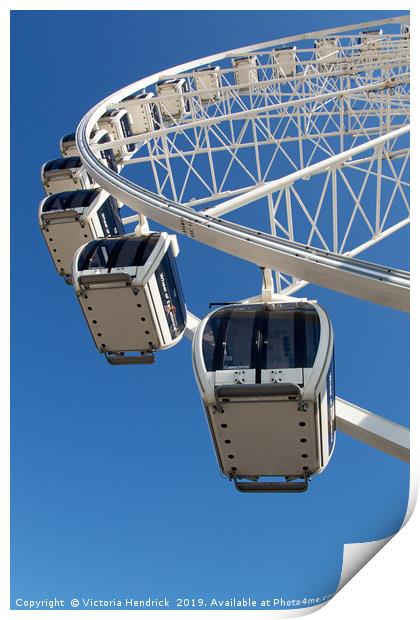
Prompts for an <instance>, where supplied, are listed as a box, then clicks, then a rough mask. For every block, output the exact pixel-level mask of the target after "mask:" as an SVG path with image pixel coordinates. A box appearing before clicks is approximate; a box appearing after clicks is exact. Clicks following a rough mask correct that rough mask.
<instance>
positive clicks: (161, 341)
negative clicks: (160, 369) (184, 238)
mask: <svg viewBox="0 0 420 620" xmlns="http://www.w3.org/2000/svg"><path fill="white" fill-rule="evenodd" d="M178 251H179V250H178V243H177V240H176V237H175V236H174V235H168V234H167V233H164V232H163V233H151V234H148V235H142V236H136V235H127V236H123V237H116V238H113V239H100V240H96V241H91V242H90V243H88V244H87V245H84V246H83V247H82V248H80V249H79V251H78V252H77V253H76V255H75V257H74V259H73V282H74V287H75V289H76V293H77V295H78V299H79V302H80V305H81V307H82V310H83V313H84V315H85V318H86V321H87V324H88V326H89V329H90V331H91V334H92V337H93V339H94V341H95V344H96V346H97V348H98V350H99V351H100V352H101V353H105V355H106V358H107V360H108V362H110V363H111V364H135V363H137V364H147V363H153V362H154V352H155V351H160V350H161V349H167V348H169V347H172V346H174V345H175V344H176V343H177V342H178V341H179V340H180V339H181V338H182V336H183V334H184V331H185V327H186V316H187V313H186V307H185V302H184V296H183V293H182V288H181V283H180V280H179V276H178V270H177V266H176V263H175V257H176V256H177V254H178Z"/></svg>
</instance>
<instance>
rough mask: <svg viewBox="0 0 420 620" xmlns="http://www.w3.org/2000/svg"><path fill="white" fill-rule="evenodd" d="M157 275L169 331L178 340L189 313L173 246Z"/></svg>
mask: <svg viewBox="0 0 420 620" xmlns="http://www.w3.org/2000/svg"><path fill="white" fill-rule="evenodd" d="M155 275H156V281H157V284H158V288H159V293H160V297H161V299H162V304H163V307H164V309H165V313H166V319H167V322H168V327H169V331H170V333H171V336H172V338H176V337H177V336H179V334H180V333H181V332H182V331H183V330H184V327H185V322H186V318H187V312H186V308H185V301H184V295H183V293H182V287H181V282H180V279H179V275H178V269H177V266H176V262H175V258H174V256H173V252H172V247H171V246H169V248H168V251H167V252H166V254H165V256H164V257H163V259H162V261H161V263H160V265H159V267H158V268H157V269H156V272H155Z"/></svg>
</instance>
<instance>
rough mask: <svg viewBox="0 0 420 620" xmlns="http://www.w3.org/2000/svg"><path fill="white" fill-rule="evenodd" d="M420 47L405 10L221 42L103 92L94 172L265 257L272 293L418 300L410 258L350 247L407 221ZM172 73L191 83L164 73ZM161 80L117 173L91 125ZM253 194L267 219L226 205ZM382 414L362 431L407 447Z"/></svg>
mask: <svg viewBox="0 0 420 620" xmlns="http://www.w3.org/2000/svg"><path fill="white" fill-rule="evenodd" d="M379 27H381V29H379ZM360 31H361V32H360ZM409 52H410V46H409V23H408V18H407V16H404V17H400V18H391V19H388V20H382V21H380V22H369V23H361V24H356V25H352V26H346V27H344V28H333V29H329V30H324V31H318V32H314V33H307V34H305V35H301V36H298V37H289V38H283V39H278V40H276V41H270V42H267V43H263V44H258V45H253V46H249V47H246V48H241V49H237V50H233V51H229V52H224V53H222V54H216V55H213V56H210V57H207V58H202V59H199V60H197V61H194V62H191V63H187V64H185V65H181V66H178V67H174V68H172V69H169V70H167V71H165V72H163V73H162V74H155V75H152V76H149V77H148V78H144V79H142V80H139V81H138V82H136V83H134V84H131V85H130V86H127V87H126V88H124V89H122V90H120V91H118V92H116V93H114V94H113V95H111V96H109V97H107V98H106V99H105V100H104V101H102V102H100V103H99V104H98V105H97V106H95V107H94V108H93V109H92V110H90V112H89V113H88V114H87V115H86V116H85V117H84V119H83V120H82V121H81V123H80V125H79V127H78V130H77V135H76V141H77V146H78V149H79V151H80V154H81V158H82V160H83V163H84V165H85V166H86V168H87V170H88V172H89V173H90V174H91V175H92V177H93V178H94V179H95V180H96V181H97V182H98V183H99V185H100V186H101V187H103V188H104V189H105V190H107V191H108V192H109V193H110V194H112V195H114V196H115V197H116V198H117V199H118V200H120V201H121V202H122V203H124V204H125V205H127V207H129V208H130V209H132V210H133V211H134V212H135V213H136V214H135V215H129V216H127V217H126V218H125V220H124V221H125V223H126V224H127V225H128V224H130V223H134V222H137V221H138V220H139V218H140V220H141V221H143V218H145V217H146V218H151V219H153V220H155V221H158V222H159V223H161V224H163V225H165V226H167V227H169V228H172V229H173V230H175V231H177V232H180V233H181V234H184V235H186V236H189V237H191V238H193V239H195V240H197V241H200V242H202V243H206V244H208V245H211V246H212V247H215V248H217V249H219V250H222V251H224V252H228V253H230V254H233V255H235V256H238V257H240V258H243V259H245V260H247V261H250V262H253V263H255V264H256V265H258V266H259V267H262V268H264V279H263V293H262V294H263V295H264V294H268V293H269V294H271V295H275V294H276V293H277V294H290V293H292V292H294V291H296V290H298V289H300V288H302V287H303V286H304V285H305V284H306V283H307V282H312V283H316V284H320V285H322V286H325V287H328V288H331V289H334V290H337V291H341V292H344V293H348V294H351V295H355V296H357V297H360V298H362V299H368V300H370V301H374V302H376V303H381V304H384V305H388V306H390V307H394V308H397V309H401V310H408V308H409V275H408V274H407V273H406V272H405V271H401V270H397V269H393V268H392V267H390V266H386V267H382V266H378V265H372V264H370V263H368V262H366V261H361V260H356V259H355V258H354V257H355V256H356V255H358V254H360V253H361V252H363V250H365V249H367V248H368V247H370V246H372V245H374V244H376V243H378V242H380V241H381V240H383V239H384V238H386V237H387V236H389V235H391V234H393V233H394V232H396V231H397V230H399V229H401V228H402V227H404V226H406V225H407V224H408V223H409V196H408V192H409V86H410V73H409V71H410V61H409ZM279 54H280V55H279ZM241 62H242V64H241ZM238 63H239V64H238ZM238 67H239V68H238ZM240 67H242V69H240ZM243 67H245V70H244V69H243ZM240 71H242V73H239V72H240ZM244 71H245V73H244ZM209 72H211V73H212V79H213V82H211V83H210V81H209V78H208V75H209ZM215 76H216V77H215ZM174 78H176V80H184V90H183V92H182V96H180V94H179V93H178V94H177V93H175V92H174V93H173V94H168V92H165V93H162V91H160V90H159V87H158V86H157V85H158V84H159V83H160V82H161V81H162V80H163V81H165V80H173V79H174ZM214 80H215V81H214ZM152 89H155V91H156V94H155V95H154V96H153V98H152V99H150V101H152V102H153V110H154V113H155V117H154V124H153V127H151V128H149V129H150V130H145V131H143V132H142V133H139V134H137V135H135V136H130V137H128V138H125V139H122V140H114V142H113V143H112V144H113V146H114V147H121V146H122V145H128V144H133V143H135V150H134V152H133V153H130V154H129V155H127V156H126V157H124V158H123V159H122V160H121V162H120V164H121V171H120V173H119V174H117V173H114V172H112V171H110V170H108V169H107V168H105V167H104V166H103V165H102V163H100V162H99V160H98V158H97V156H96V154H95V152H96V151H98V150H99V149H100V146H94V145H90V143H89V142H90V140H89V137H90V135H91V131H92V130H93V129H94V128H95V125H96V123H97V121H98V119H99V118H100V117H101V115H103V113H104V112H105V111H107V110H109V109H114V108H116V107H120V108H124V106H125V105H126V104H125V101H124V99H125V98H126V97H128V96H132V95H134V94H136V93H142V94H143V95H144V93H146V92H150V91H151V90H152ZM175 104H176V105H175ZM180 106H181V112H179V113H178V110H179V109H180ZM174 109H176V110H177V113H175V112H174V111H173V110H174ZM134 178H135V179H140V181H141V185H138V184H136V183H134V182H133V180H132V179H134ZM250 205H252V208H254V209H255V213H256V214H257V217H256V221H257V222H258V226H257V227H256V229H254V228H252V229H251V228H249V227H244V226H241V225H240V224H237V223H234V222H233V221H231V218H229V219H227V218H222V216H225V215H227V214H228V213H232V212H233V211H235V210H239V209H241V208H249V206H250ZM271 270H273V271H274V286H273V282H272V279H271V273H270V271H271ZM194 324H195V317H193V316H192V315H190V319H189V326H190V330H193V329H194ZM340 406H341V405H340V404H339V411H340ZM349 407H350V405H349V404H348V403H346V405H345V408H346V415H347V418H346V420H345V421H344V422H343V424H342V427H343V428H344V429H347V430H348V428H349V424H351V423H350V422H349V419H348V408H349ZM358 412H359V413H358ZM358 412H355V415H356V414H357V415H359V414H360V410H358ZM375 418H377V420H376V421H375V424H374V426H375V429H376V431H375V432H376V435H375V432H373V433H372V432H371V429H370V430H369V434H368V435H367V434H363V432H361V433H359V434H358V435H357V433H356V435H357V436H358V438H359V439H362V440H363V439H364V440H366V441H368V442H369V443H374V444H375V442H374V441H373V440H372V436H376V437H382V439H381V441H379V442H376V444H375V445H376V446H377V447H380V448H381V449H385V448H384V447H383V446H384V445H385V444H386V445H387V446H388V451H390V452H391V453H393V454H395V455H397V456H399V457H400V458H407V455H408V449H407V445H405V447H402V444H401V441H400V442H399V444H398V449H394V450H392V449H389V445H390V444H392V441H391V442H388V443H387V441H385V440H383V438H384V436H385V435H386V434H387V433H388V434H389V432H391V431H390V428H389V426H387V425H389V424H390V423H389V422H387V421H386V420H383V419H382V418H378V416H375ZM358 419H359V420H360V415H359V418H358ZM372 419H373V418H372ZM355 424H357V425H358V428H361V427H363V424H359V422H355ZM391 434H392V432H391ZM404 441H406V438H405V439H404ZM397 443H398V442H397ZM403 443H404V442H403ZM379 444H380V445H379ZM402 453H404V455H405V456H404V457H402V456H401V454H402Z"/></svg>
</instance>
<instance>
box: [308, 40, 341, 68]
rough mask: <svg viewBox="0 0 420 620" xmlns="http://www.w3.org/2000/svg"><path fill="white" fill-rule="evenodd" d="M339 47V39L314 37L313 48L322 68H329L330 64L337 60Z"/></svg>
mask: <svg viewBox="0 0 420 620" xmlns="http://www.w3.org/2000/svg"><path fill="white" fill-rule="evenodd" d="M339 47H340V44H339V41H338V39H335V38H334V37H329V38H326V39H316V40H315V41H314V49H315V58H316V60H317V62H318V65H319V66H320V67H322V68H323V69H326V68H331V65H333V64H334V63H335V62H337V58H338V50H339Z"/></svg>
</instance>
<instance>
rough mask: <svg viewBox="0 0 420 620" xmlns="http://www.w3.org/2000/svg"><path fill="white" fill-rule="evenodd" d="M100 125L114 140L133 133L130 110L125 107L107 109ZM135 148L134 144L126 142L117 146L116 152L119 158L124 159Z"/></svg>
mask: <svg viewBox="0 0 420 620" xmlns="http://www.w3.org/2000/svg"><path fill="white" fill-rule="evenodd" d="M98 127H99V129H103V130H105V131H106V132H107V133H108V134H109V135H110V136H111V137H112V139H113V140H123V139H124V138H129V137H130V136H132V135H133V132H132V128H131V122H130V118H129V115H128V112H127V110H125V109H123V108H121V109H118V108H113V109H111V110H107V111H106V112H105V114H103V115H102V116H101V118H100V119H99V120H98ZM134 149H135V146H134V144H124V145H121V146H117V147H115V148H114V154H115V156H116V157H117V158H118V159H123V158H124V157H126V156H127V155H129V154H130V153H132V152H133V151H134Z"/></svg>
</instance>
